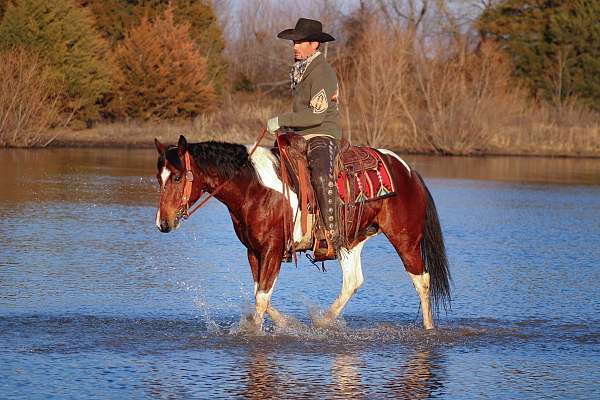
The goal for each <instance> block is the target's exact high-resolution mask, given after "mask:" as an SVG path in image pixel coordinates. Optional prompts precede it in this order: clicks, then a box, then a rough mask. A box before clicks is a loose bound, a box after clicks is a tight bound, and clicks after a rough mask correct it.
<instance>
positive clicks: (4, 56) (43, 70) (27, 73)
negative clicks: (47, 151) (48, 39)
mask: <svg viewBox="0 0 600 400" xmlns="http://www.w3.org/2000/svg"><path fill="white" fill-rule="evenodd" d="M0 59H1V60H2V62H1V63H0V76H2V79H1V80H0V147H5V146H14V147H26V146H40V145H41V146H45V145H47V144H48V143H49V142H50V141H52V139H53V138H54V137H53V136H49V135H48V134H47V130H48V129H49V128H50V127H51V126H52V125H53V124H54V123H56V122H58V111H59V101H58V100H59V96H58V93H60V86H59V85H58V84H57V83H56V82H54V83H53V81H52V79H51V78H50V76H51V73H50V71H49V69H48V67H46V66H45V65H44V64H43V63H42V62H41V60H40V58H39V57H38V56H36V55H33V54H31V53H28V52H26V51H25V50H23V49H13V50H7V51H4V52H2V53H0Z"/></svg>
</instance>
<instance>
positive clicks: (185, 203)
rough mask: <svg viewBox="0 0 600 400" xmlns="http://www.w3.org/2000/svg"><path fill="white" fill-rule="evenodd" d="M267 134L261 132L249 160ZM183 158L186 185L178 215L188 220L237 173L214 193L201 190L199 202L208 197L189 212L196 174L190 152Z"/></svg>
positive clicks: (264, 131) (222, 183) (265, 131)
mask: <svg viewBox="0 0 600 400" xmlns="http://www.w3.org/2000/svg"><path fill="white" fill-rule="evenodd" d="M266 133H267V130H266V129H263V130H262V131H261V132H260V134H259V135H258V137H257V138H256V143H254V146H253V147H252V149H251V150H250V152H249V153H248V158H250V157H251V156H252V154H254V152H255V151H256V149H257V148H258V145H259V143H260V141H261V140H262V139H263V138H264V136H265V134H266ZM183 158H184V162H185V172H184V174H183V176H184V179H185V183H184V186H183V195H182V196H181V206H180V207H179V212H178V215H179V214H180V215H181V217H183V219H188V218H189V217H191V215H192V214H193V213H195V212H196V211H198V209H199V208H200V207H202V206H204V205H205V204H206V203H207V202H208V201H209V200H210V199H211V198H213V197H215V195H217V194H218V193H219V192H220V191H221V190H222V189H223V187H225V185H226V184H228V183H229V182H230V181H231V180H232V179H233V178H234V177H235V176H236V175H237V172H236V173H235V174H233V175H232V176H230V177H229V178H228V179H226V180H225V181H223V182H221V184H220V185H219V186H217V187H216V188H215V189H214V190H213V191H212V192H207V191H204V190H200V196H199V197H198V200H200V198H201V197H202V195H203V194H204V193H207V195H206V197H204V198H203V199H202V200H201V201H200V203H198V204H197V205H196V206H194V208H193V209H192V210H191V211H190V210H189V207H190V204H189V201H190V196H191V194H192V186H193V182H194V173H193V172H192V163H191V160H190V152H189V151H187V150H186V152H185V155H184V157H183ZM198 200H196V201H198Z"/></svg>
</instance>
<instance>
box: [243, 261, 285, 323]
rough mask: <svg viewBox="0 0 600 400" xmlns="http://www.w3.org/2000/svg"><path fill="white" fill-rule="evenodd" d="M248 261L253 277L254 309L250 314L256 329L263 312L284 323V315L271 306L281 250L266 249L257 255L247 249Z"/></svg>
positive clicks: (277, 321)
mask: <svg viewBox="0 0 600 400" xmlns="http://www.w3.org/2000/svg"><path fill="white" fill-rule="evenodd" d="M248 261H249V262H250V267H251V268H252V276H253V278H254V301H255V306H256V310H255V312H254V315H253V316H252V318H253V322H254V324H255V326H256V328H257V329H261V328H262V324H263V321H264V316H265V312H267V313H269V316H271V318H273V320H274V321H275V323H276V324H278V325H280V324H282V323H284V321H285V319H286V317H285V316H284V315H283V314H281V313H280V312H279V311H277V310H276V309H274V308H273V307H271V295H272V294H273V289H274V288H275V282H276V281H277V276H278V275H279V269H280V268H281V252H276V251H266V252H265V253H264V254H262V255H260V256H258V255H257V254H256V253H254V252H252V251H250V250H248Z"/></svg>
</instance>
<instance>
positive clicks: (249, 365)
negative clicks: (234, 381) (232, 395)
mask: <svg viewBox="0 0 600 400" xmlns="http://www.w3.org/2000/svg"><path fill="white" fill-rule="evenodd" d="M244 367H245V368H246V370H247V374H246V376H243V377H242V381H244V383H245V384H244V389H243V390H242V393H241V394H242V395H243V396H244V398H247V399H257V400H258V399H261V400H262V399H272V398H275V397H276V395H278V394H279V395H281V392H282V389H283V388H282V387H279V386H280V385H279V383H278V381H279V379H278V376H277V374H278V372H280V371H281V370H280V369H279V368H277V366H276V365H275V364H274V362H273V360H272V359H271V357H270V356H269V353H268V351H266V350H265V349H264V348H252V349H250V351H249V355H248V359H247V361H246V363H245V365H244Z"/></svg>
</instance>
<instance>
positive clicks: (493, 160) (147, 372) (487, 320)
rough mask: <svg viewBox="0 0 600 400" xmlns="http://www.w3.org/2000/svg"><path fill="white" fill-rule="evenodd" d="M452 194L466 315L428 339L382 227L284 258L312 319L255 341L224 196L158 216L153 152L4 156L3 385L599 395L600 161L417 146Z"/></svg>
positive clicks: (442, 211)
mask: <svg viewBox="0 0 600 400" xmlns="http://www.w3.org/2000/svg"><path fill="white" fill-rule="evenodd" d="M403 158H404V159H405V160H406V161H408V162H409V163H410V164H411V165H412V166H413V167H414V168H415V169H417V170H419V171H420V172H421V173H422V174H423V176H424V178H425V181H426V183H427V185H428V187H429V188H430V190H431V192H432V194H433V196H434V198H435V200H436V204H437V208H438V212H439V215H440V220H441V224H442V228H443V232H444V236H445V240H446V248H447V251H448V257H449V261H450V268H451V274H452V278H453V286H452V293H453V303H452V309H451V310H449V311H448V312H447V313H446V314H444V313H442V314H441V315H440V316H439V319H438V329H436V330H435V331H431V332H424V331H423V330H422V329H421V316H420V310H419V301H418V296H417V295H416V293H415V291H414V288H413V287H412V283H411V281H410V279H409V278H408V276H407V275H406V273H405V272H404V268H403V267H402V264H401V261H400V259H399V258H398V257H397V255H396V253H395V251H394V250H393V248H392V247H391V245H390V244H389V243H388V242H387V241H386V239H385V237H383V235H380V236H377V237H375V238H373V239H371V240H370V241H369V242H368V243H367V244H366V246H365V248H364V250H363V253H362V254H363V272H364V275H365V284H364V285H363V287H362V288H361V289H360V290H359V291H358V293H357V294H356V295H355V297H354V298H353V299H352V300H351V301H350V303H349V304H348V306H347V308H346V309H345V312H344V315H343V319H342V320H341V321H340V323H339V324H338V325H337V326H335V327H333V328H331V329H320V328H315V327H313V326H312V325H311V323H310V318H309V315H310V313H311V312H314V310H322V309H325V308H327V307H328V306H329V305H330V303H331V302H332V301H333V300H334V299H335V297H336V296H337V295H338V293H339V290H340V286H341V273H340V271H339V268H338V265H337V263H335V262H328V263H326V272H322V271H320V270H318V269H317V268H315V267H314V266H312V265H311V264H310V263H309V262H308V261H307V260H305V259H303V258H301V259H300V260H301V261H300V262H299V264H298V266H297V267H296V266H295V265H294V264H293V263H290V264H284V265H283V266H282V271H281V274H280V277H279V280H278V282H277V286H276V288H275V292H274V294H273V299H272V301H273V304H274V305H275V306H276V307H277V308H278V309H280V310H281V311H283V312H285V313H287V314H290V315H292V316H293V317H295V318H297V319H298V320H300V321H301V322H302V323H303V325H302V326H300V327H295V328H293V329H292V328H290V329H279V328H276V327H274V326H273V325H272V324H271V323H270V322H268V321H267V323H266V324H265V330H264V332H263V333H262V334H260V335H251V334H248V333H243V332H241V331H240V330H239V329H238V326H239V324H240V320H241V319H242V318H243V316H244V315H246V314H247V313H248V312H250V310H251V309H252V307H253V299H252V291H253V284H252V278H251V273H250V268H249V266H248V264H247V261H246V252H245V248H244V247H243V246H242V245H241V243H240V242H239V241H238V240H237V238H236V237H235V234H234V232H233V229H232V224H231V221H230V219H229V216H228V213H227V210H226V208H225V207H224V206H223V205H221V204H220V203H219V202H217V201H211V202H209V203H208V205H207V206H206V207H205V208H203V209H202V210H200V211H199V212H198V213H196V214H194V216H193V217H192V218H190V219H189V220H187V221H185V222H184V223H183V226H182V227H181V228H180V229H179V230H177V231H175V232H173V233H169V234H162V233H160V232H159V231H158V230H157V229H156V227H155V225H154V223H155V211H156V210H155V207H156V204H157V200H158V188H157V184H156V178H155V177H154V176H155V174H156V170H155V169H156V153H155V151H153V150H115V149H45V150H0V169H1V171H2V173H1V174H0V217H1V220H2V224H1V225H0V239H1V240H0V377H1V378H2V379H1V380H0V397H1V398H4V399H13V398H15V399H16V398H19V399H22V398H26V399H49V398H60V399H69V398H77V399H86V398H112V399H121V398H123V399H125V398H127V399H140V398H159V399H179V398H182V399H188V398H251V399H254V398H256V399H259V398H260V399H264V398H283V399H288V398H327V399H330V398H331V399H335V398H344V399H345V398H406V399H419V398H430V397H435V398H451V399H456V398H511V399H512V398H543V399H552V398H564V399H586V398H600V382H599V377H600V160H595V159H548V158H518V157H487V158H438V157H426V156H405V157H403Z"/></svg>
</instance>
